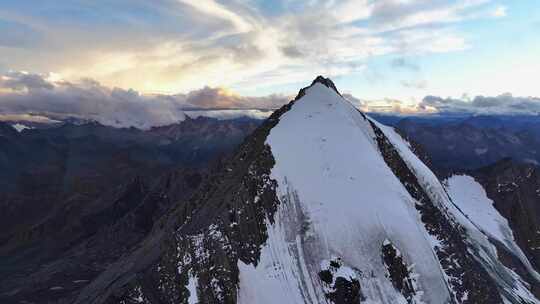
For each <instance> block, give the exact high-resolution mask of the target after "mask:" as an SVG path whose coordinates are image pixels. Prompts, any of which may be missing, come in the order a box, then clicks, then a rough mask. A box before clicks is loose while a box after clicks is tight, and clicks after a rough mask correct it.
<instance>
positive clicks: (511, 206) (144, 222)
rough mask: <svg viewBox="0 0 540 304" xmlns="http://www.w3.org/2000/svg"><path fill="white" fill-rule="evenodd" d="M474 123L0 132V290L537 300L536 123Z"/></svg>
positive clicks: (316, 90) (169, 299)
mask: <svg viewBox="0 0 540 304" xmlns="http://www.w3.org/2000/svg"><path fill="white" fill-rule="evenodd" d="M470 119H471V120H468V121H463V120H460V121H458V122H456V121H447V120H444V121H441V120H439V121H435V122H433V121H426V120H422V119H416V120H415V119H410V118H405V119H393V120H392V122H391V123H390V122H387V123H388V124H390V125H392V126H394V127H395V129H394V128H392V127H391V126H387V125H384V124H382V123H379V122H378V121H377V117H376V116H373V117H371V116H369V115H366V114H364V113H362V112H360V111H359V110H357V109H356V108H355V107H354V106H353V105H352V104H351V103H349V102H348V101H347V100H346V99H345V98H343V97H342V95H341V94H340V93H339V91H338V90H337V88H336V87H335V85H334V84H333V82H332V81H331V80H329V79H327V78H324V77H320V76H319V77H317V78H316V79H315V80H314V81H313V83H312V84H311V85H310V86H308V87H306V88H303V89H301V90H300V91H299V93H298V95H297V97H296V98H295V99H294V100H293V101H291V102H290V103H289V104H287V105H285V106H283V107H282V108H280V109H279V110H277V111H275V112H274V113H273V114H272V115H271V116H270V117H269V118H267V119H266V120H264V121H256V120H250V119H241V120H217V119H209V118H198V119H188V120H186V121H184V122H182V123H179V124H177V125H172V126H164V127H158V128H153V129H151V130H147V131H142V130H137V129H114V128H110V127H105V126H101V125H99V124H93V123H90V124H88V123H87V124H83V125H73V124H66V125H63V126H61V127H56V128H47V129H31V130H29V129H25V130H22V131H21V132H17V131H16V130H15V129H14V128H11V127H10V126H8V125H6V124H0V132H1V133H0V140H1V141H2V143H1V144H0V156H1V158H0V160H1V161H0V166H1V168H2V169H3V170H1V172H3V173H2V174H3V177H2V179H1V180H2V181H3V183H2V184H0V187H2V193H4V196H5V197H6V198H3V199H2V201H3V202H4V203H3V206H2V210H3V211H5V212H2V216H3V219H2V221H0V222H2V223H4V224H3V225H4V227H3V228H4V229H2V231H3V232H2V236H1V238H0V240H1V242H2V243H1V244H0V256H1V258H0V261H2V262H1V266H0V267H1V269H2V273H3V274H4V275H3V276H2V279H0V300H1V301H2V303H4V302H5V303H278V302H280V303H417V304H419V303H538V302H539V300H538V297H539V296H540V289H539V287H540V285H539V283H540V281H539V280H540V275H539V274H538V266H539V262H540V260H538V258H539V255H538V253H537V248H540V247H538V242H539V239H538V231H540V230H539V228H540V227H538V219H539V217H538V216H539V212H540V211H539V210H538V207H537V205H538V204H537V203H538V199H539V197H540V174H539V171H538V168H537V167H536V166H535V160H536V158H535V154H536V152H534V151H536V150H535V149H536V148H534V147H535V146H534V145H535V144H536V142H534V141H532V139H533V138H536V136H537V133H535V131H534V128H533V127H531V126H530V124H525V125H526V126H525V127H520V128H514V129H508V128H507V127H500V125H497V127H493V128H492V127H491V126H493V125H494V123H493V122H485V120H486V119H484V118H482V119H478V118H470ZM381 120H382V119H381ZM480 120H482V121H483V122H482V123H479V121H480ZM471 121H472V122H471ZM497 123H498V124H501V123H499V122H497ZM503 124H504V122H503ZM511 125H513V124H511ZM531 130H532V131H531ZM508 134H512V135H508ZM515 134H524V135H515ZM520 136H522V137H520ZM516 138H517V139H516ZM529 140H530V141H529ZM535 140H536V139H535ZM451 146H453V147H452V148H450V147H451ZM503 148H506V149H505V150H504V149H503ZM501 149H503V150H501ZM484 150H485V151H484ZM508 156H510V157H513V158H514V159H513V160H511V159H508V158H506V157H508Z"/></svg>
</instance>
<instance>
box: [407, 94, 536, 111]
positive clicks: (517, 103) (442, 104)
mask: <svg viewBox="0 0 540 304" xmlns="http://www.w3.org/2000/svg"><path fill="white" fill-rule="evenodd" d="M418 108H419V109H420V110H427V109H430V108H432V109H435V110H436V111H437V112H440V113H472V114H486V115H496V114H525V115H538V114H540V98H537V97H517V96H512V94H510V93H506V94H502V95H499V96H494V97H486V96H476V97H474V98H473V99H472V100H471V99H455V98H442V97H438V96H426V97H425V98H424V99H423V100H422V102H420V103H419V104H418Z"/></svg>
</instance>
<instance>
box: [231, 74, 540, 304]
mask: <svg viewBox="0 0 540 304" xmlns="http://www.w3.org/2000/svg"><path fill="white" fill-rule="evenodd" d="M303 93H304V95H303V96H302V97H301V98H299V99H298V100H296V102H295V103H294V104H293V105H292V108H291V109H290V110H289V111H288V112H285V113H284V114H283V115H282V116H281V117H280V119H279V123H278V124H277V125H276V126H275V127H274V128H273V129H272V130H271V131H270V134H269V136H268V137H267V139H266V144H267V145H268V146H269V147H270V149H271V152H272V155H273V157H274V159H275V165H274V167H273V168H272V171H271V178H272V179H273V180H275V181H277V189H276V192H277V195H278V197H279V200H280V204H279V206H278V210H277V212H276V214H275V216H274V219H273V221H270V220H267V222H266V226H267V230H268V239H267V241H266V243H265V245H264V246H263V247H262V249H261V256H260V259H259V261H258V263H256V264H251V263H249V262H245V261H242V260H239V261H238V268H239V286H238V299H237V300H238V303H254V302H256V303H277V302H279V303H328V302H336V303H337V302H342V303H358V302H361V303H417V304H419V303H451V302H453V301H457V302H459V303H461V302H465V301H466V300H467V295H466V294H465V295H464V296H463V297H462V298H460V299H456V300H454V298H455V295H454V294H455V293H454V291H452V288H451V286H450V285H449V283H448V282H449V280H450V278H449V277H448V276H447V275H446V274H445V272H444V270H443V269H442V267H441V264H440V261H439V260H438V258H437V253H436V247H437V246H438V245H440V244H439V240H437V238H435V237H434V236H433V235H430V233H428V231H427V230H426V228H425V226H424V223H423V222H422V220H421V215H420V214H419V212H418V210H417V209H416V208H415V204H417V202H416V200H415V199H414V198H413V197H412V196H411V194H410V193H409V192H408V191H407V189H406V187H405V186H404V185H403V184H402V182H401V181H400V179H399V178H398V177H396V175H395V174H394V173H393V172H392V170H391V169H390V168H389V167H388V164H387V163H386V162H385V159H384V157H383V156H382V154H381V153H382V152H381V150H380V149H379V146H378V143H377V141H376V134H375V130H374V127H373V126H372V124H374V125H375V126H377V127H378V128H379V129H380V130H381V131H382V132H383V133H384V135H385V136H386V137H387V138H388V140H389V141H390V142H391V143H392V145H393V146H394V147H395V149H396V150H397V151H398V153H399V155H400V156H401V158H402V159H403V160H404V161H405V163H406V164H407V166H408V167H409V169H410V170H411V171H412V172H413V173H414V175H415V176H416V178H417V179H418V183H419V184H420V185H421V187H422V188H423V190H424V191H425V192H426V193H427V194H428V195H429V197H430V198H431V200H432V201H433V202H434V204H436V206H437V208H439V209H441V210H442V211H443V213H444V214H445V216H447V217H448V218H449V220H450V221H452V222H453V223H459V224H460V225H462V226H463V227H464V228H465V229H466V231H467V242H468V243H470V244H471V245H472V249H474V251H475V252H478V253H479V257H478V259H479V260H480V262H481V263H482V265H484V266H485V268H486V269H488V272H489V273H490V275H492V276H493V278H494V280H495V281H496V282H497V284H498V287H499V289H500V290H501V294H502V297H503V298H504V299H503V300H504V301H506V302H508V303H522V302H523V303H538V301H537V300H536V299H535V298H534V296H533V295H532V294H531V293H530V292H529V291H528V289H527V288H526V283H524V282H523V281H522V280H520V279H519V276H517V274H515V273H514V272H513V271H511V270H510V269H508V268H506V267H504V265H502V264H501V263H500V261H499V260H498V259H497V253H496V249H495V248H494V247H493V246H492V245H491V244H490V243H489V240H488V238H487V236H486V235H485V234H483V233H482V232H481V231H480V230H478V228H477V227H476V226H475V225H474V224H473V223H471V221H470V220H469V219H467V218H466V217H465V216H464V215H463V213H461V212H460V211H459V209H458V208H456V207H455V206H454V204H453V203H452V201H451V200H450V198H449V197H448V195H447V194H446V191H445V189H444V187H443V186H442V184H441V183H440V182H439V180H438V179H437V178H436V177H435V175H434V174H433V173H432V172H431V171H430V170H429V169H428V168H427V167H426V166H425V165H424V164H423V163H422V162H421V161H420V160H419V159H418V158H417V157H416V156H415V155H414V153H412V151H411V150H410V148H409V145H408V143H407V142H406V141H404V140H403V139H402V138H401V137H400V136H399V135H397V134H396V133H395V132H394V131H393V130H392V129H391V128H387V127H384V126H382V125H380V124H378V123H376V122H374V121H372V120H370V119H369V118H366V117H365V116H364V115H363V114H361V113H360V112H358V111H357V110H356V109H355V108H354V107H353V106H352V105H351V104H350V103H348V102H347V101H346V100H345V99H343V98H342V97H341V96H340V95H339V94H338V93H337V92H336V91H334V90H333V89H331V88H329V87H327V86H325V85H324V84H322V83H317V82H315V83H314V84H313V85H312V86H311V87H309V88H307V89H306V90H305V91H304V92H303ZM390 243H391V244H392V248H395V251H396V252H398V253H399V263H398V264H400V265H401V264H402V267H401V268H402V269H403V271H402V272H399V271H395V270H396V269H393V270H394V271H393V277H391V276H390V275H389V273H390V271H389V268H388V267H389V266H388V265H387V264H385V261H384V260H383V258H382V256H383V252H382V250H383V247H384V246H387V245H388V244H390ZM469 250H471V249H469ZM332 261H339V263H337V262H335V263H334V265H333V266H331V267H330V266H329V265H332ZM395 277H397V278H399V279H400V280H398V281H399V282H398V281H396V278H395ZM406 280H409V281H410V282H411V284H409V285H408V287H407V289H403V288H401V285H400V284H401V283H400V282H401V281H403V282H405V281H406ZM342 286H346V287H347V288H345V289H340V288H341V287H342ZM410 289H412V290H410ZM343 290H346V291H347V292H344V291H343ZM351 290H352V292H351ZM338 298H339V299H340V300H339V301H338V300H335V299H338ZM344 299H345V300H344Z"/></svg>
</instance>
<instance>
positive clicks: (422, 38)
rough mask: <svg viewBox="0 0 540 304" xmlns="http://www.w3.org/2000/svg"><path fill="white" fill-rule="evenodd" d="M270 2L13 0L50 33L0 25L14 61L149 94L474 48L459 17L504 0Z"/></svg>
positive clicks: (5, 14)
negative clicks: (28, 1)
mask: <svg viewBox="0 0 540 304" xmlns="http://www.w3.org/2000/svg"><path fill="white" fill-rule="evenodd" d="M10 1H13V0H10ZM265 2H266V1H214V0H200V1H187V0H179V1H176V0H174V1H173V0H155V1H150V2H149V1H143V0H133V1H114V3H111V4H110V5H107V6H100V5H97V4H93V3H89V2H88V1H85V0H74V1H69V2H54V3H53V2H48V1H39V3H35V4H33V5H31V6H29V5H24V4H18V2H13V3H12V4H11V5H9V6H7V7H6V8H5V9H3V11H2V12H0V18H5V19H6V20H7V21H8V22H10V24H12V25H11V27H12V28H14V29H17V31H15V32H16V33H22V32H32V33H39V34H38V35H39V36H40V37H41V38H40V39H33V38H32V39H27V40H28V41H26V42H24V41H15V40H16V39H26V38H25V37H32V36H31V35H23V34H16V35H11V36H9V34H6V33H7V32H8V31H1V30H0V45H1V44H2V41H11V42H9V44H10V47H7V48H0V58H2V61H3V64H4V65H6V67H7V68H11V69H14V70H29V69H32V71H38V72H41V73H46V72H50V71H53V72H56V73H59V74H61V75H62V76H63V77H64V78H65V79H68V80H72V81H73V80H76V79H79V78H82V77H90V78H92V79H96V80H98V81H100V83H103V84H105V85H107V86H110V87H115V86H116V87H122V88H137V90H139V91H141V92H145V93H156V92H161V93H168V94H171V93H176V92H187V91H190V90H193V89H196V88H201V87H203V86H205V85H208V86H211V87H218V86H226V87H240V86H254V87H255V86H256V87H257V88H264V87H271V86H274V85H276V84H283V83H286V84H295V83H298V82H307V81H309V80H311V78H312V77H313V75H317V74H321V73H323V74H325V75H327V76H330V77H338V76H342V75H351V74H354V73H363V72H364V71H363V70H362V69H361V68H360V67H363V66H365V65H366V61H368V60H369V59H371V58H374V57H378V56H384V55H395V56H398V57H400V56H401V57H404V56H411V55H415V54H422V55H423V54H427V53H441V52H453V51H458V50H463V49H466V48H468V47H469V46H470V45H471V44H470V42H469V41H468V39H466V36H465V35H464V34H463V33H462V32H460V31H459V30H458V27H454V26H453V25H455V24H458V23H459V22H462V21H464V20H470V19H478V18H483V17H486V16H490V15H491V13H493V9H494V7H493V6H492V5H491V1H490V0H452V1H451V0H436V1H427V0H415V1H398V0H381V1H367V0H360V1H358V0H344V1H323V0H314V1H304V2H294V3H293V2H291V1H289V0H276V1H275V2H273V3H272V5H268V4H267V3H265ZM270 6H271V7H270ZM0 28H1V23H0ZM2 35H8V36H9V37H8V38H5V37H4V38H2ZM19 37H20V38H19ZM15 38H16V39H15ZM14 39H15V40H14ZM29 42H31V43H29ZM4 44H7V42H4ZM22 46H24V47H25V48H26V49H25V51H22V49H21V47H22ZM38 52H39V56H37V54H38ZM7 63H9V65H8V64H7ZM411 67H412V66H409V68H411ZM304 71H307V72H304ZM291 75H292V76H291ZM261 80H266V81H261Z"/></svg>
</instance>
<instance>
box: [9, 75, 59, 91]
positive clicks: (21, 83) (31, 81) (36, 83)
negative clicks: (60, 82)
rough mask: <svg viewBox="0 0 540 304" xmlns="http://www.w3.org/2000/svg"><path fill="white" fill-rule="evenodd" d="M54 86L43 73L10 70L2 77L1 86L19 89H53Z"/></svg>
mask: <svg viewBox="0 0 540 304" xmlns="http://www.w3.org/2000/svg"><path fill="white" fill-rule="evenodd" d="M53 87H54V86H53V85H52V84H51V83H49V82H48V81H46V80H45V79H44V78H43V77H42V76H41V75H38V74H30V73H26V72H14V71H10V72H8V73H6V74H5V75H4V76H2V77H1V78H0V88H4V89H12V90H15V91H19V90H33V89H49V90H50V89H52V88H53Z"/></svg>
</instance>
